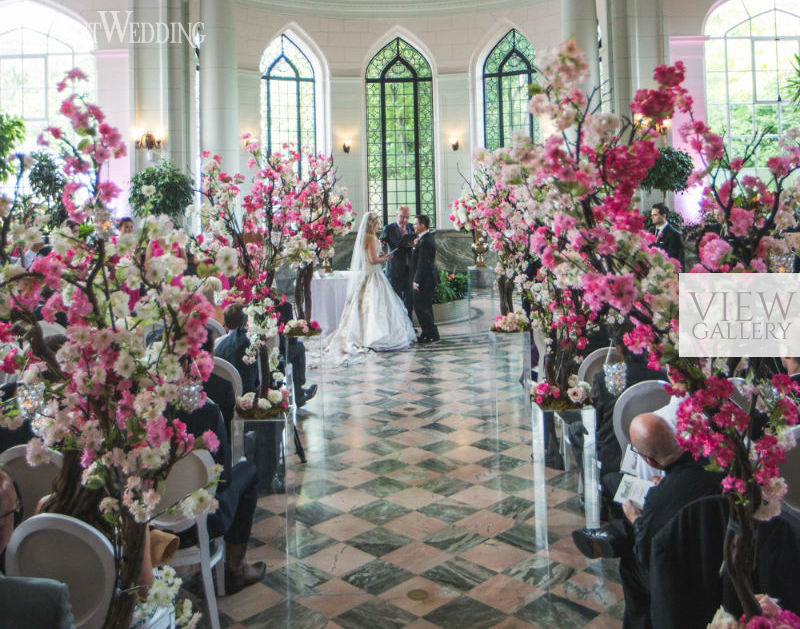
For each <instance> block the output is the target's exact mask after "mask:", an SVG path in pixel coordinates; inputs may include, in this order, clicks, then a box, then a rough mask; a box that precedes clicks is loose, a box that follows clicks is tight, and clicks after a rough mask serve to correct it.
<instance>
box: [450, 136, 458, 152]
mask: <svg viewBox="0 0 800 629" xmlns="http://www.w3.org/2000/svg"><path fill="white" fill-rule="evenodd" d="M458 147H459V144H458V138H456V137H452V138H450V148H451V149H453V150H454V151H457V150H458Z"/></svg>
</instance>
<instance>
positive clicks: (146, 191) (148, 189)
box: [142, 186, 156, 197]
mask: <svg viewBox="0 0 800 629" xmlns="http://www.w3.org/2000/svg"><path fill="white" fill-rule="evenodd" d="M155 193H156V187H155V186H142V194H143V195H144V196H146V197H152V196H153V195H154V194H155Z"/></svg>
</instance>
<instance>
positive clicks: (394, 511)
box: [350, 500, 411, 525]
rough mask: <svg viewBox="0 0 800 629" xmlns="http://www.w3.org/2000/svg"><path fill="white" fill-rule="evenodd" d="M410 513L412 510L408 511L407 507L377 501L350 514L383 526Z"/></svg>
mask: <svg viewBox="0 0 800 629" xmlns="http://www.w3.org/2000/svg"><path fill="white" fill-rule="evenodd" d="M410 512H411V509H406V508H405V507H402V506H400V505H397V504H394V503H393V502H387V501H385V500H376V501H375V502H370V503H369V504H366V505H364V506H363V507H359V508H358V509H353V510H352V511H351V512H350V513H351V514H353V515H354V516H356V517H357V518H361V519H362V520H366V521H367V522H372V523H373V524H379V525H381V524H386V523H387V522H391V521H392V520H395V519H397V518H399V517H401V516H404V515H405V514H406V513H410Z"/></svg>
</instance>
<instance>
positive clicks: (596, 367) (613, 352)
mask: <svg viewBox="0 0 800 629" xmlns="http://www.w3.org/2000/svg"><path fill="white" fill-rule="evenodd" d="M606 358H607V359H608V362H609V363H612V364H613V363H620V362H622V354H620V353H619V350H617V349H616V348H613V347H612V348H608V347H601V348H600V349H596V350H594V351H593V352H592V353H591V354H589V355H588V356H587V357H586V358H584V359H583V361H582V362H581V364H580V366H579V367H578V380H582V381H584V382H588V383H589V384H592V380H594V377H595V375H596V374H598V373H600V372H601V371H602V370H603V365H605V364H606Z"/></svg>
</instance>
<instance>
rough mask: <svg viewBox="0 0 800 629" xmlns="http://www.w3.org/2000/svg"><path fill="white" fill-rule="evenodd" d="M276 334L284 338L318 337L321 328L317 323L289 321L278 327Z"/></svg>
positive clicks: (300, 320) (302, 320)
mask: <svg viewBox="0 0 800 629" xmlns="http://www.w3.org/2000/svg"><path fill="white" fill-rule="evenodd" d="M278 333H279V334H283V335H284V336H318V335H319V334H322V328H320V327H319V323H318V322H317V321H311V322H310V323H309V322H308V321H306V320H305V319H290V320H289V321H287V322H286V323H285V324H283V323H281V324H280V325H278Z"/></svg>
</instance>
